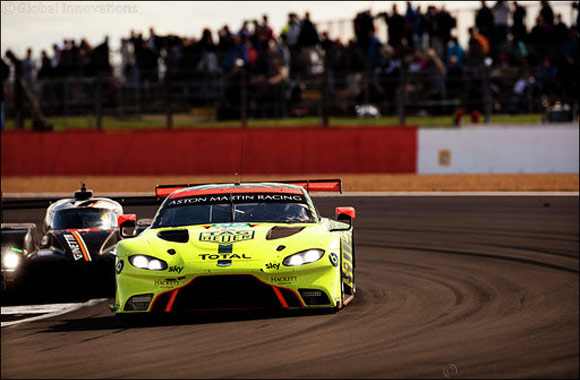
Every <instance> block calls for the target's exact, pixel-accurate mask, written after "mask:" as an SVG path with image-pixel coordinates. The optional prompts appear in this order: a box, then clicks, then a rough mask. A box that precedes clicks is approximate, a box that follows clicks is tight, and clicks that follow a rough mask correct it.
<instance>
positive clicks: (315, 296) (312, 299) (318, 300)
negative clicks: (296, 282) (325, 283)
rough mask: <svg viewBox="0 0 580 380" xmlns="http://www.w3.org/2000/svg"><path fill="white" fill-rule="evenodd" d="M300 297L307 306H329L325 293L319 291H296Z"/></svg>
mask: <svg viewBox="0 0 580 380" xmlns="http://www.w3.org/2000/svg"><path fill="white" fill-rule="evenodd" d="M298 292H299V293H300V296H301V297H302V299H303V300H304V302H305V303H306V304H307V305H309V306H315V305H329V304H330V299H329V298H328V296H327V295H326V293H325V292H323V291H322V290H319V289H298Z"/></svg>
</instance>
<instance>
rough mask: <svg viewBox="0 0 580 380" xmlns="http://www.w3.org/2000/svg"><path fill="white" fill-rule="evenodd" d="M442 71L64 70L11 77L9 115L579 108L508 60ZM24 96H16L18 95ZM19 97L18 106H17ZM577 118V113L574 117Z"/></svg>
mask: <svg viewBox="0 0 580 380" xmlns="http://www.w3.org/2000/svg"><path fill="white" fill-rule="evenodd" d="M459 74H460V75H453V76H451V75H448V74H446V73H441V72H439V71H438V70H437V69H436V68H433V69H430V70H429V69H424V70H421V71H418V72H415V71H414V70H413V69H412V68H411V67H409V66H406V65H403V66H401V67H400V68H399V69H398V70H395V71H393V72H391V73H386V72H382V73H372V72H349V73H344V72H333V71H331V70H328V71H327V72H325V73H322V74H318V75H312V76H309V77H306V78H302V79H294V80H289V81H282V82H280V83H277V84H271V83H270V82H268V80H267V78H263V77H253V76H249V75H246V74H245V73H244V72H243V71H241V72H240V73H238V74H235V75H214V76H212V75H205V76H203V78H199V79H196V80H190V81H167V80H166V81H159V82H142V83H136V84H130V83H127V82H125V81H124V80H122V79H119V78H115V77H107V78H102V77H98V78H68V79H62V80H39V81H36V82H34V83H26V82H24V81H22V82H21V86H20V87H21V90H20V93H22V95H18V92H19V91H18V90H17V89H16V88H15V87H17V85H16V84H15V82H14V81H12V82H10V83H8V84H7V89H6V93H7V98H6V104H5V117H6V119H14V120H15V124H16V126H18V124H19V123H20V122H19V120H23V119H24V118H26V117H32V118H33V119H37V118H39V117H40V118H44V117H64V118H66V117H72V116H87V115H91V116H92V117H94V125H93V127H95V128H101V127H102V120H103V116H109V117H114V118H119V119H127V118H138V117H141V116H142V115H151V114H153V115H164V120H163V118H162V119H161V120H160V122H159V123H160V126H161V125H163V124H164V125H165V126H167V127H169V128H171V127H172V126H173V125H174V123H173V118H174V115H175V114H188V115H190V116H192V117H196V118H197V119H199V120H206V121H211V120H215V121H221V120H239V121H240V123H241V125H245V124H246V122H247V120H248V119H265V118H300V117H304V116H315V117H319V118H320V119H321V123H322V124H327V123H328V118H329V117H355V116H359V117H365V116H366V117H375V116H379V115H381V116H397V118H398V121H399V123H400V124H405V121H406V118H407V117H408V116H414V115H420V116H435V115H449V116H450V117H451V116H452V115H454V114H456V113H462V114H472V113H474V112H476V113H478V114H479V115H481V118H482V121H489V119H490V117H491V115H492V114H495V113H497V114H520V113H543V112H545V111H546V110H547V107H548V106H550V105H553V104H554V103H557V102H560V103H561V104H563V105H564V104H567V105H568V106H569V107H570V109H571V110H574V111H573V112H575V113H577V110H578V99H577V98H576V97H575V94H572V93H568V92H567V91H566V87H565V86H564V85H560V84H559V83H556V84H553V83H552V84H549V85H548V84H546V83H542V82H538V81H534V80H533V77H525V76H523V75H522V74H520V73H519V72H517V71H514V70H511V69H505V70H499V69H494V70H490V69H489V68H487V67H484V66H482V67H480V68H477V69H472V68H468V69H466V70H465V71H463V72H462V73H459ZM19 98H20V100H18V99H19ZM18 104H20V106H18ZM574 117H575V116H574Z"/></svg>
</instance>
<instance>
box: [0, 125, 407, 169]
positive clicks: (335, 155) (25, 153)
mask: <svg viewBox="0 0 580 380" xmlns="http://www.w3.org/2000/svg"><path fill="white" fill-rule="evenodd" d="M1 137H2V142H1V147H2V151H1V159H2V169H1V174H2V176H29V175H209V174H234V173H242V174H316V173H414V172H415V169H416V157H417V128H416V127H393V128H367V127H357V128H351V127H344V128H328V129H326V128H311V129H309V128H283V129H282V128H280V129H274V128H251V129H224V128H222V129H211V130H210V129H178V130H141V131H127V132H112V131H66V132H53V133H43V132H31V131H5V132H2V136H1Z"/></svg>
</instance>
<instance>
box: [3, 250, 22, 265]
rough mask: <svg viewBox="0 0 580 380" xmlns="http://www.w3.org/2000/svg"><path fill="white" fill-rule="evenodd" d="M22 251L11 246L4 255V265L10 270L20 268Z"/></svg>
mask: <svg viewBox="0 0 580 380" xmlns="http://www.w3.org/2000/svg"><path fill="white" fill-rule="evenodd" d="M18 252H22V251H21V250H20V249H18V248H10V250H8V251H6V252H5V253H4V255H3V256H2V266H3V267H4V268H5V269H8V270H14V269H16V268H18V266H19V265H20V260H21V259H22V258H21V253H18Z"/></svg>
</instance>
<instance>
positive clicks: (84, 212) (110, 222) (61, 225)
mask: <svg viewBox="0 0 580 380" xmlns="http://www.w3.org/2000/svg"><path fill="white" fill-rule="evenodd" d="M116 223H117V221H116V218H115V216H114V215H113V212H112V211H110V210H106V209H98V208H88V207H87V208H80V209H78V208H75V209H68V210H60V211H57V212H55V213H54V217H53V218H52V229H55V230H63V229H69V228H72V229H82V228H99V229H110V228H114V227H116Z"/></svg>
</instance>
